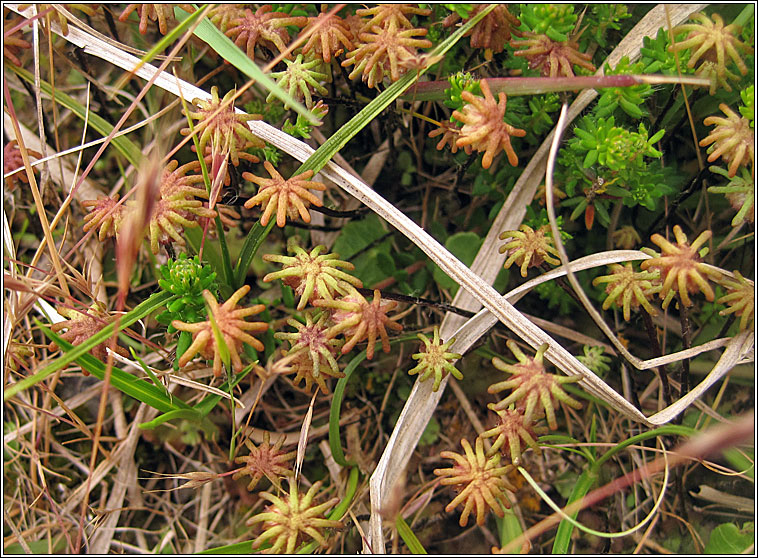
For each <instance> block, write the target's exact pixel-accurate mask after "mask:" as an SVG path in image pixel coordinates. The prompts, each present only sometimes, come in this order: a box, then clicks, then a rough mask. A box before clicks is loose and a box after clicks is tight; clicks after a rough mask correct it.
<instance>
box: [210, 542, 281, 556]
mask: <svg viewBox="0 0 758 558" xmlns="http://www.w3.org/2000/svg"><path fill="white" fill-rule="evenodd" d="M253 542H254V541H252V540H250V541H242V542H238V543H234V544H227V545H224V546H217V547H215V548H209V549H208V550H203V551H201V552H198V554H255V552H256V551H255V550H253ZM269 546H270V545H269ZM258 550H260V549H258Z"/></svg>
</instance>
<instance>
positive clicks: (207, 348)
mask: <svg viewBox="0 0 758 558" xmlns="http://www.w3.org/2000/svg"><path fill="white" fill-rule="evenodd" d="M249 290H250V285H243V286H242V287H240V288H239V289H237V291H236V292H235V293H234V294H233V295H232V296H231V298H229V300H227V301H226V302H224V303H223V304H222V305H219V303H218V302H217V301H216V298H215V297H214V296H213V295H212V294H211V293H210V292H209V291H207V290H206V291H203V298H204V299H205V302H206V304H207V305H208V316H209V317H210V318H211V319H212V320H213V321H215V325H216V327H217V328H218V332H219V334H220V335H221V337H222V338H223V341H224V343H225V344H226V347H227V349H228V350H229V356H230V358H231V363H232V366H233V368H234V371H235V372H239V371H240V370H242V359H241V358H240V354H239V352H240V350H241V349H242V344H243V343H247V344H248V345H250V346H252V347H253V348H254V349H255V350H256V351H263V343H261V342H260V341H258V340H257V339H256V338H255V337H253V336H252V335H250V334H249V333H247V332H251V333H262V332H264V331H266V330H267V329H268V324H267V323H266V322H246V321H245V318H246V317H247V316H252V315H254V314H260V313H261V312H263V310H264V309H265V306H263V304H256V305H255V306H251V307H249V308H235V307H236V306H237V303H238V302H239V301H240V299H241V298H242V297H244V296H245V295H246V294H247V293H248V291H249ZM171 324H172V325H173V326H174V327H175V328H176V329H178V330H179V331H189V332H191V333H192V344H191V345H190V346H189V347H188V348H187V350H186V351H185V352H184V354H182V355H181V357H180V358H179V366H186V365H187V363H188V362H189V361H190V360H192V358H193V357H194V356H195V355H196V354H198V353H200V354H201V355H202V356H203V357H204V358H206V359H210V358H212V359H213V374H214V376H216V377H218V376H221V365H222V363H223V360H222V356H221V355H222V353H221V349H220V348H219V346H218V343H216V336H215V334H214V326H213V324H212V323H211V320H210V319H209V320H206V321H204V322H199V323H194V324H188V323H185V322H181V321H179V320H174V321H173V322H171Z"/></svg>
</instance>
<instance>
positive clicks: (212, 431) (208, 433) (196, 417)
mask: <svg viewBox="0 0 758 558" xmlns="http://www.w3.org/2000/svg"><path fill="white" fill-rule="evenodd" d="M175 419H184V420H187V421H189V422H191V423H193V424H197V425H198V426H199V427H200V429H201V430H202V431H203V434H204V435H205V437H206V439H208V440H216V439H218V426H216V425H215V424H214V423H213V422H211V421H210V420H209V419H208V418H207V417H204V416H203V415H202V414H200V413H198V412H197V411H196V410H195V409H176V410H174V411H169V412H167V413H163V414H162V415H160V416H157V417H155V418H154V419H153V420H151V421H149V422H143V423H142V424H140V425H139V427H140V429H141V430H153V429H155V428H158V427H159V426H160V425H161V424H164V423H166V422H168V421H170V420H175Z"/></svg>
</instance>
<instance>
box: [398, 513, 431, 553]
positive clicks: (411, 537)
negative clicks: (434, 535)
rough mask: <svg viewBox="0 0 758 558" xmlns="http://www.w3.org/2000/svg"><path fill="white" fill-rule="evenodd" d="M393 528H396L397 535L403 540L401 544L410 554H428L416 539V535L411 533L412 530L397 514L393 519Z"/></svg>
mask: <svg viewBox="0 0 758 558" xmlns="http://www.w3.org/2000/svg"><path fill="white" fill-rule="evenodd" d="M395 527H397V533H398V535H400V538H401V539H403V542H404V543H405V545H406V546H407V547H408V550H410V551H411V553H412V554H428V552H427V551H426V549H425V548H424V545H422V544H421V542H420V541H419V540H418V537H416V533H414V532H413V529H411V527H410V525H408V522H406V521H405V519H403V516H402V515H400V514H397V517H396V518H395Z"/></svg>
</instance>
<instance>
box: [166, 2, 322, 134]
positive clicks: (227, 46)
mask: <svg viewBox="0 0 758 558" xmlns="http://www.w3.org/2000/svg"><path fill="white" fill-rule="evenodd" d="M174 14H175V15H176V19H178V20H179V21H184V20H185V19H187V18H188V17H189V14H187V12H185V11H184V10H182V9H181V8H179V7H175V8H174ZM195 35H196V36H197V37H199V38H200V39H202V40H203V41H205V42H206V43H207V44H208V46H209V47H211V48H212V49H213V50H214V51H216V53H217V54H218V55H219V56H220V57H221V58H223V59H224V60H226V61H227V62H229V63H230V64H231V65H232V66H234V67H236V68H237V69H238V70H239V71H240V72H242V73H243V74H245V75H246V76H247V77H249V78H250V79H252V80H254V81H255V82H257V83H260V84H261V85H262V86H263V87H265V88H266V90H267V91H270V92H271V93H273V94H274V96H275V97H276V98H277V99H279V100H281V101H282V102H284V103H285V104H288V105H289V106H290V107H292V108H293V109H294V110H295V111H296V112H297V113H298V114H302V115H303V116H304V117H305V118H306V119H307V120H308V122H310V123H311V124H318V119H317V118H316V117H315V116H314V115H313V114H312V113H311V111H309V110H308V109H307V108H305V106H304V105H303V104H302V103H299V102H297V101H296V100H295V99H293V98H292V96H291V95H290V94H289V93H287V92H286V91H285V90H284V89H282V88H281V87H279V86H278V85H277V84H276V82H275V81H274V80H272V79H271V78H270V77H268V76H267V75H266V74H264V73H263V71H262V70H261V69H260V68H259V67H258V66H257V65H256V64H255V62H253V61H252V60H250V57H249V56H248V55H247V54H245V53H244V52H242V50H240V48H239V47H238V46H237V45H235V44H234V42H232V40H231V39H230V38H229V37H227V36H226V35H224V34H223V33H222V32H221V31H220V30H219V29H218V28H217V27H216V26H215V25H213V24H212V23H211V22H210V21H208V20H207V19H204V20H203V21H201V22H200V25H198V26H197V28H196V29H195Z"/></svg>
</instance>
